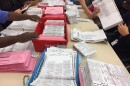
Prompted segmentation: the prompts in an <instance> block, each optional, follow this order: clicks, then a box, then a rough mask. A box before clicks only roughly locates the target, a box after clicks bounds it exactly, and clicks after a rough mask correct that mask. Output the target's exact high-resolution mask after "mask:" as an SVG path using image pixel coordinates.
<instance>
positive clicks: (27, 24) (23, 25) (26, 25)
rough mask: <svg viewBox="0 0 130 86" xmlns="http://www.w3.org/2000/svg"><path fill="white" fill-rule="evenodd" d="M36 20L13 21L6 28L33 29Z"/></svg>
mask: <svg viewBox="0 0 130 86" xmlns="http://www.w3.org/2000/svg"><path fill="white" fill-rule="evenodd" d="M37 24H38V22H34V21H31V20H23V21H14V22H13V23H11V24H10V25H9V26H8V27H7V28H9V29H11V30H23V31H34V30H35V27H36V26H37Z"/></svg>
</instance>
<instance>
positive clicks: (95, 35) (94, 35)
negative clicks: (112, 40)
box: [71, 28, 107, 43]
mask: <svg viewBox="0 0 130 86" xmlns="http://www.w3.org/2000/svg"><path fill="white" fill-rule="evenodd" d="M106 39H107V37H106V35H105V33H104V31H103V30H97V31H85V32H82V31H80V30H78V29H77V28H74V29H73V30H72V31H71V40H74V41H85V42H92V43H95V42H101V41H105V40H106Z"/></svg>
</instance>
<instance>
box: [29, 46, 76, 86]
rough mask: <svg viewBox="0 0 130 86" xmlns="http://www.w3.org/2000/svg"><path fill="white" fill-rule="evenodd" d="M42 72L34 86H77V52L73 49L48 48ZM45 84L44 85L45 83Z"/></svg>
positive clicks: (33, 83)
mask: <svg viewBox="0 0 130 86" xmlns="http://www.w3.org/2000/svg"><path fill="white" fill-rule="evenodd" d="M45 55H46V56H45V60H44V63H43V66H42V69H41V72H40V74H39V76H38V78H37V79H36V80H34V81H33V82H32V83H31V85H33V86H47V85H49V86H77V85H76V81H75V79H76V52H75V51H73V50H72V49H60V48H56V47H50V48H47V52H46V54H45ZM43 82H44V83H43Z"/></svg>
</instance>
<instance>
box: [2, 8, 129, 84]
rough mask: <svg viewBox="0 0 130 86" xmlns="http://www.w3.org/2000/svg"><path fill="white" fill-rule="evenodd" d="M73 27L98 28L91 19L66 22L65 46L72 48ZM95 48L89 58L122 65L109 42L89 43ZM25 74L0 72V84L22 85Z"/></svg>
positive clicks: (82, 14)
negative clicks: (67, 40) (67, 36)
mask: <svg viewBox="0 0 130 86" xmlns="http://www.w3.org/2000/svg"><path fill="white" fill-rule="evenodd" d="M80 16H81V17H83V18H85V17H86V15H85V13H84V11H82V10H80ZM74 27H76V28H79V29H80V30H81V31H94V30H98V29H99V28H98V27H97V25H96V24H94V23H93V21H91V20H90V21H88V22H79V23H77V24H72V25H70V24H68V30H69V31H68V33H69V42H68V45H67V47H68V48H72V47H73V44H74V43H75V42H72V41H71V40H70V30H71V29H73V28H74ZM90 45H91V46H92V47H93V48H94V49H95V50H96V54H95V55H94V56H93V57H91V58H90V59H94V60H98V61H102V62H106V63H110V64H117V65H121V66H124V65H123V64H122V62H121V61H120V59H119V58H118V56H117V55H116V53H115V52H114V50H113V49H112V48H111V46H110V45H109V43H107V44H106V43H103V42H102V43H95V44H90ZM126 74H127V75H128V76H130V75H129V73H128V72H127V70H126ZM25 75H30V74H28V73H0V86H23V77H24V76H25Z"/></svg>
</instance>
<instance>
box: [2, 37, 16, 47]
mask: <svg viewBox="0 0 130 86" xmlns="http://www.w3.org/2000/svg"><path fill="white" fill-rule="evenodd" d="M18 39H19V38H18V36H7V37H0V48H3V47H6V46H9V45H12V44H14V43H16V42H19V40H18Z"/></svg>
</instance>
